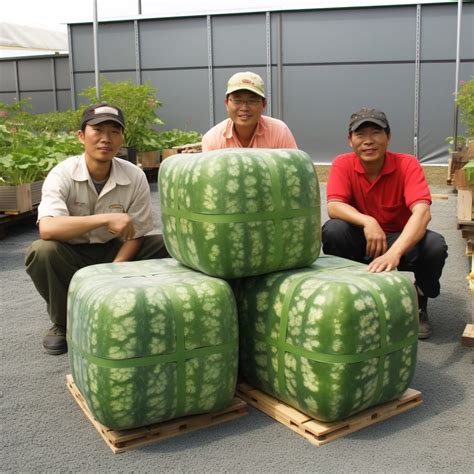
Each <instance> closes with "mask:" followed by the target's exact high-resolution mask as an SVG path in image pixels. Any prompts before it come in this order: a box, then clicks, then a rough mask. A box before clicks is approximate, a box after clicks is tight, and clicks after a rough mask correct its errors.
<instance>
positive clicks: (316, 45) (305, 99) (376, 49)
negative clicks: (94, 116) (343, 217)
mask: <svg viewBox="0 0 474 474" xmlns="http://www.w3.org/2000/svg"><path fill="white" fill-rule="evenodd" d="M456 18H457V7H456V5H423V6H420V5H413V6H396V7H383V8H382V7H381V8H360V9H333V10H305V11H291V12H290V11H288V12H271V13H269V12H262V13H249V14H230V15H216V16H196V17H183V18H160V19H138V20H136V19H135V20H128V21H120V22H118V21H117V22H107V23H101V24H100V25H99V69H100V71H101V74H103V75H105V76H106V77H107V78H109V79H110V80H113V81H115V80H123V79H130V80H132V81H133V82H136V83H139V82H141V83H143V82H150V83H151V84H152V85H153V86H154V87H156V88H158V99H159V100H160V101H161V102H162V103H163V107H162V108H161V109H159V115H160V116H161V117H162V118H163V120H164V121H165V123H166V126H165V128H174V127H176V128H182V129H192V130H198V131H201V132H205V131H206V130H208V128H209V127H210V126H211V125H212V124H214V123H217V122H218V121H220V120H223V119H224V118H225V117H226V112H225V109H224V105H223V100H224V92H225V86H226V82H227V79H228V78H229V77H230V75H232V74H233V73H234V72H237V71H241V70H253V71H255V72H257V73H259V74H260V75H261V76H262V77H263V78H264V79H265V81H266V83H267V89H268V93H269V99H270V100H269V106H268V110H267V112H268V113H269V115H270V114H271V115H273V116H275V117H280V118H282V119H283V120H285V122H286V123H287V124H288V125H289V127H290V128H291V129H292V131H293V133H294V135H295V137H296V140H297V142H298V145H299V146H300V148H302V149H304V150H305V151H307V152H308V153H309V154H310V155H311V156H312V157H313V160H314V161H315V162H330V161H331V160H332V158H333V157H334V156H335V155H336V154H338V153H341V152H344V151H346V150H347V149H348V146H347V140H346V136H347V121H348V117H349V115H350V114H351V112H353V111H354V110H356V109H357V108H359V107H361V106H373V107H378V108H381V109H383V110H384V111H385V112H386V113H387V115H388V118H389V121H390V123H391V128H392V143H391V149H393V150H397V151H404V152H407V153H416V154H417V155H418V158H419V159H420V161H421V162H424V163H431V164H441V163H447V159H448V152H447V145H446V143H445V138H446V137H447V136H449V135H451V134H452V130H453V97H452V93H453V90H454V80H455V57H456ZM473 25H474V5H473V4H465V5H464V7H463V21H462V41H461V45H462V48H461V59H462V64H461V70H460V78H461V79H464V80H466V79H469V77H470V76H473V75H474V33H473ZM69 28H70V31H69V34H70V56H71V60H70V66H71V68H72V70H71V71H70V72H71V77H73V82H72V84H71V98H72V99H71V101H69V100H67V99H66V96H65V95H67V91H68V89H69V77H70V76H69V71H68V70H67V69H68V68H67V59H65V58H57V59H54V63H55V64H56V65H55V70H56V72H55V78H56V84H55V89H56V90H52V91H51V90H48V78H49V84H51V77H52V76H51V74H52V73H51V66H50V65H46V64H43V65H40V64H39V63H35V61H41V60H21V61H16V62H15V61H8V62H3V61H1V62H0V74H1V79H2V80H1V83H2V85H1V87H0V89H1V91H2V92H0V100H4V101H5V100H8V99H9V97H10V96H11V93H12V91H14V90H15V74H14V73H8V74H7V73H6V72H4V71H6V69H7V68H8V67H10V70H12V71H14V69H15V68H14V67H12V66H11V65H10V66H7V65H8V63H11V64H13V63H16V65H17V66H16V67H17V68H18V77H19V79H20V80H19V81H18V82H19V88H20V97H22V96H24V95H28V96H31V97H33V103H34V105H35V111H36V112H41V111H44V110H54V107H53V106H52V103H53V102H54V100H53V99H54V97H53V96H55V97H56V101H57V108H58V109H59V110H64V108H67V107H69V105H70V104H71V103H72V105H73V106H74V105H75V104H77V103H79V101H80V100H81V98H80V97H79V92H80V91H81V90H82V89H83V88H85V87H88V86H91V85H94V57H93V35H92V24H73V25H70V26H69ZM58 61H61V63H58ZM23 63H24V64H23ZM33 70H34V72H33ZM39 71H41V73H40V72H39ZM59 72H61V74H59ZM48 74H49V76H48ZM4 76H5V79H6V83H7V85H8V87H5V86H4V85H3V82H4V81H3V78H4ZM59 84H60V86H59ZM270 84H271V87H270ZM50 89H51V87H50ZM5 90H6V91H7V92H4V91H5ZM8 91H9V92H8ZM48 106H49V107H50V108H49V109H48ZM462 131H463V130H462V128H461V130H460V132H462Z"/></svg>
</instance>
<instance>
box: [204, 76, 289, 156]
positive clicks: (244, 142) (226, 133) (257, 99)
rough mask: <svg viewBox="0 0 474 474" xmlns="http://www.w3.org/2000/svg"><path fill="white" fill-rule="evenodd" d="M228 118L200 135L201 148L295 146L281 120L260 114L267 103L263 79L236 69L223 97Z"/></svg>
mask: <svg viewBox="0 0 474 474" xmlns="http://www.w3.org/2000/svg"><path fill="white" fill-rule="evenodd" d="M224 104H225V107H226V109H227V114H228V116H229V118H227V119H226V120H224V121H222V122H220V123H218V124H217V125H216V126H214V127H213V128H211V129H210V130H209V131H208V132H207V133H206V134H205V135H204V136H203V138H202V151H210V150H219V149H221V148H298V146H297V145H296V142H295V139H294V137H293V134H292V133H291V131H290V129H289V128H288V127H287V125H286V124H285V123H284V122H282V121H281V120H278V119H275V118H272V117H268V116H265V115H262V114H263V111H264V110H265V107H266V105H267V100H266V99H265V87H264V84H263V80H262V78H261V77H260V76H259V75H258V74H255V73H253V72H250V71H247V72H238V73H237V74H234V75H233V76H232V77H231V78H230V79H229V82H228V83H227V91H226V96H225V100H224Z"/></svg>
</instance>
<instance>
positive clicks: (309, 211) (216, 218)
mask: <svg viewBox="0 0 474 474" xmlns="http://www.w3.org/2000/svg"><path fill="white" fill-rule="evenodd" d="M318 209H319V207H305V208H301V209H280V210H277V211H266V212H254V213H250V212H249V213H245V214H243V213H242V214H206V213H203V212H192V211H186V210H184V209H176V208H171V207H162V208H161V212H162V214H164V215H165V216H172V217H175V218H178V219H180V218H181V219H188V220H190V221H195V222H209V223H211V224H230V223H234V222H235V223H238V222H258V221H281V220H283V219H292V218H293V217H307V216H312V215H313V214H314V211H315V210H318ZM177 232H178V239H179V232H180V231H179V230H177Z"/></svg>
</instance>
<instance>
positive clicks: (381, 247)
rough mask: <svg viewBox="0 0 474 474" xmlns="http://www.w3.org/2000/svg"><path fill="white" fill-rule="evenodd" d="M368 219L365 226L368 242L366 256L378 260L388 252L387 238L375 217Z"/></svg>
mask: <svg viewBox="0 0 474 474" xmlns="http://www.w3.org/2000/svg"><path fill="white" fill-rule="evenodd" d="M367 217H368V218H367V219H365V222H364V226H363V229H364V235H365V239H366V240H367V246H366V249H365V254H366V255H367V256H368V257H372V258H377V257H380V256H381V255H383V254H385V252H386V251H387V248H388V246H387V236H386V235H385V232H384V231H383V230H382V228H381V227H380V225H379V223H378V222H377V221H376V220H375V219H374V218H373V217H369V216H367Z"/></svg>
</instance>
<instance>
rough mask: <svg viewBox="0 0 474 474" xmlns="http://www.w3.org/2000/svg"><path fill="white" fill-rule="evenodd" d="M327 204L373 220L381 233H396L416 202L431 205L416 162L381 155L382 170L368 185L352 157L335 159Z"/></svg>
mask: <svg viewBox="0 0 474 474" xmlns="http://www.w3.org/2000/svg"><path fill="white" fill-rule="evenodd" d="M327 200H328V202H329V201H342V202H345V203H347V204H350V205H351V206H353V207H355V208H356V209H357V210H358V211H359V212H361V213H362V214H366V215H369V216H372V217H374V218H375V219H376V220H377V222H378V223H379V224H380V227H382V229H383V230H384V232H386V233H388V232H400V231H402V230H403V228H404V227H405V224H406V223H407V221H408V219H409V218H410V216H411V210H410V209H411V208H412V206H413V205H414V204H415V203H417V202H420V201H422V202H426V203H429V204H431V194H430V190H429V187H428V183H427V182H426V179H425V175H424V173H423V169H422V168H421V165H420V164H419V163H418V160H417V159H416V158H415V157H414V156H412V155H405V154H403V153H392V152H390V151H387V152H386V153H385V161H384V164H383V167H382V170H381V172H380V174H379V176H378V177H377V179H376V180H375V181H373V182H372V183H371V182H370V181H369V179H368V177H367V175H366V173H365V170H364V168H363V166H362V164H361V163H360V160H359V158H357V156H356V154H355V153H345V154H343V155H339V156H337V157H336V158H335V159H334V161H333V163H332V166H331V171H330V173H329V179H328V184H327Z"/></svg>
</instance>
